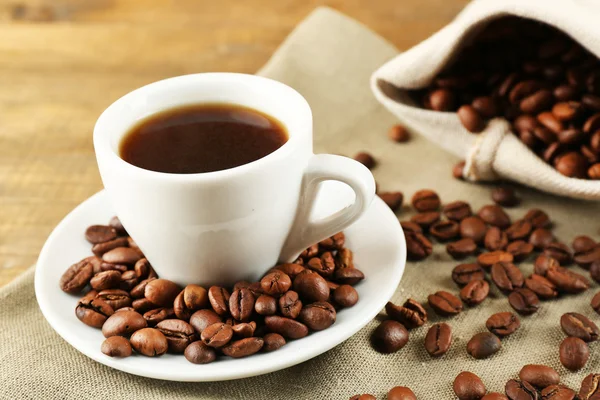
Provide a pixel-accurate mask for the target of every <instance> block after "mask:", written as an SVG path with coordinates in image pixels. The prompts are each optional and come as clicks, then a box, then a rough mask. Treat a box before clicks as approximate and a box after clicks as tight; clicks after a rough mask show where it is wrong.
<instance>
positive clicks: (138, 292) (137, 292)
mask: <svg viewBox="0 0 600 400" xmlns="http://www.w3.org/2000/svg"><path fill="white" fill-rule="evenodd" d="M155 279H156V278H148V279H144V280H143V281H141V282H140V283H138V284H137V285H135V286H134V287H133V289H131V290H130V291H129V295H130V296H131V298H132V299H141V298H142V297H144V292H145V291H146V285H147V284H148V282H150V281H153V280H155Z"/></svg>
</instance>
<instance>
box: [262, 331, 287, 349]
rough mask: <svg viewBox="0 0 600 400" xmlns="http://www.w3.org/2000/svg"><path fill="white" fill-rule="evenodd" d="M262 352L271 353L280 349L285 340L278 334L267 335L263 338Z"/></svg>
mask: <svg viewBox="0 0 600 400" xmlns="http://www.w3.org/2000/svg"><path fill="white" fill-rule="evenodd" d="M263 340H264V345H263V347H262V351H264V352H271V351H275V350H278V349H280V348H281V347H283V346H284V345H285V339H284V338H283V336H281V335H280V334H278V333H267V334H266V335H265V336H264V337H263Z"/></svg>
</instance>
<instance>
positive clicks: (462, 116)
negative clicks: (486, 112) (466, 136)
mask: <svg viewBox="0 0 600 400" xmlns="http://www.w3.org/2000/svg"><path fill="white" fill-rule="evenodd" d="M456 115H457V116H458V119H459V120H460V122H461V124H462V125H463V126H464V127H465V129H466V130H468V131H469V132H472V133H479V132H481V131H482V130H483V129H484V128H485V125H486V123H485V121H484V119H483V118H482V117H481V115H479V113H478V112H477V111H476V110H475V108H473V107H472V106H470V105H463V106H461V107H460V108H459V109H458V111H457V112H456Z"/></svg>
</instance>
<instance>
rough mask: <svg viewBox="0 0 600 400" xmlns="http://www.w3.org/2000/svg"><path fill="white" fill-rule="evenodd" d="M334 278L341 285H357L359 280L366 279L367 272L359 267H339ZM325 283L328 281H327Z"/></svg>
mask: <svg viewBox="0 0 600 400" xmlns="http://www.w3.org/2000/svg"><path fill="white" fill-rule="evenodd" d="M333 278H334V279H335V281H336V283H338V284H340V285H356V284H357V283H358V282H360V281H362V280H363V279H365V274H363V273H362V271H361V270H359V269H358V268H338V269H336V271H335V273H334V274H333ZM294 281H295V280H294ZM325 283H327V281H325ZM328 289H329V286H328Z"/></svg>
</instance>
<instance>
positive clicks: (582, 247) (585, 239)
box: [571, 235, 596, 254]
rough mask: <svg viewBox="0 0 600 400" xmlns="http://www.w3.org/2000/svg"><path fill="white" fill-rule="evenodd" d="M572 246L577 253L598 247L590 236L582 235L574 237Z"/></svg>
mask: <svg viewBox="0 0 600 400" xmlns="http://www.w3.org/2000/svg"><path fill="white" fill-rule="evenodd" d="M571 247H572V248H573V251H574V252H575V254H577V253H580V252H585V251H589V250H591V249H593V248H594V247H596V241H595V240H594V239H592V238H591V237H589V236H585V235H581V236H577V237H576V238H575V239H573V243H571Z"/></svg>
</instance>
